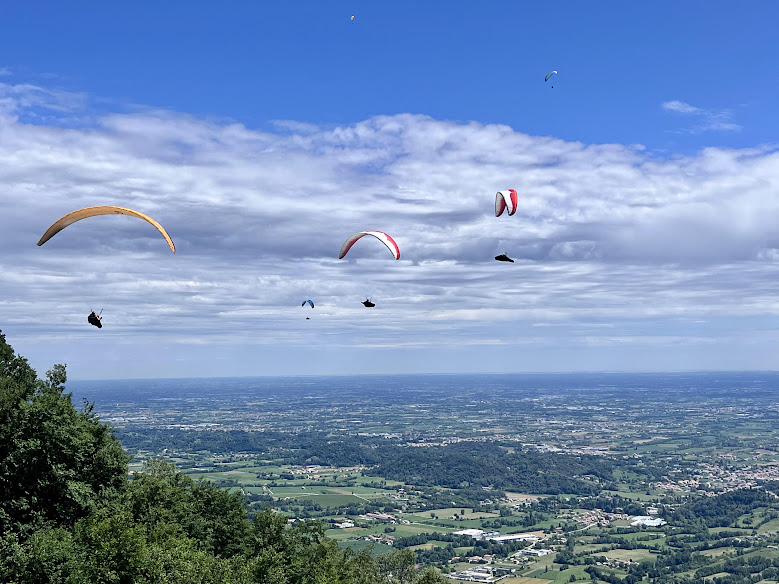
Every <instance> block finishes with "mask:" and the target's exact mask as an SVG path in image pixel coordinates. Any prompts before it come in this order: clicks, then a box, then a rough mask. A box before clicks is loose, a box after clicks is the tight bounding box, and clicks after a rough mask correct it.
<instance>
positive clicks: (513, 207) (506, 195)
mask: <svg viewBox="0 0 779 584" xmlns="http://www.w3.org/2000/svg"><path fill="white" fill-rule="evenodd" d="M506 209H508V211H509V215H513V214H514V213H516V212H517V191H515V190H514V189H509V190H507V191H498V193H497V194H496V195H495V217H500V216H501V215H503V211H505V210H506Z"/></svg>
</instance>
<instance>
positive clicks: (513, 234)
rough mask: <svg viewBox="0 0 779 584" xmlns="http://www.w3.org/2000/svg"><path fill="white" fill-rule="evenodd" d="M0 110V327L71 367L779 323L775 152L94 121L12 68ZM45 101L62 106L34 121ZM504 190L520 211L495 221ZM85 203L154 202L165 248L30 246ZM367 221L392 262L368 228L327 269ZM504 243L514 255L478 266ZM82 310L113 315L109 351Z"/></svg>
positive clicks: (551, 340) (412, 124)
mask: <svg viewBox="0 0 779 584" xmlns="http://www.w3.org/2000/svg"><path fill="white" fill-rule="evenodd" d="M0 103H2V104H4V110H3V111H4V112H6V115H5V116H0V132H1V133H2V135H3V140H2V141H0V249H2V250H3V253H2V255H0V270H1V272H0V273H2V274H3V277H2V279H0V323H3V325H2V328H3V329H4V331H5V332H6V333H8V334H11V335H13V338H11V341H12V342H14V338H15V339H22V341H23V342H25V343H29V350H31V351H32V352H33V356H35V355H36V354H38V353H37V351H43V349H41V346H42V345H41V341H40V339H46V338H49V336H50V335H52V334H56V335H60V336H59V337H58V338H61V339H67V343H68V351H69V353H68V355H71V356H70V357H68V359H70V361H71V363H72V364H74V366H75V367H76V375H78V376H80V377H88V376H89V373H88V372H87V371H88V370H87V369H86V363H88V362H89V361H90V355H92V353H93V352H94V351H98V350H100V351H107V350H108V348H109V347H112V348H113V349H112V350H118V349H116V347H122V346H123V347H125V349H123V350H124V351H126V353H127V354H128V355H135V356H137V355H141V354H144V355H146V357H145V358H146V359H151V358H152V357H155V358H156V357H159V356H158V355H151V353H150V351H152V349H151V348H153V347H155V346H158V345H160V344H162V343H164V344H165V345H166V346H168V347H171V349H170V350H169V353H170V360H169V362H171V363H172V362H174V361H175V360H176V359H182V358H184V357H186V356H187V355H192V354H196V353H191V351H193V350H194V349H193V347H200V346H204V347H219V346H223V347H241V349H240V350H238V349H235V351H236V355H238V354H240V357H238V356H236V357H235V359H236V360H238V359H241V360H245V361H248V362H250V363H251V362H253V361H252V359H261V358H262V357H260V356H258V355H263V354H266V353H268V351H272V350H275V348H278V347H286V348H289V349H290V353H289V355H290V356H289V357H283V358H278V357H276V356H274V357H273V360H274V362H275V364H279V363H281V364H286V365H285V366H286V367H287V372H296V371H298V370H299V369H298V364H297V363H296V359H297V357H296V356H297V355H299V354H300V352H301V351H307V350H310V349H312V348H315V349H316V350H318V351H335V350H338V351H347V350H351V349H353V348H354V347H355V346H367V345H368V344H370V345H371V346H372V347H374V348H377V347H385V348H387V349H388V350H389V348H393V349H399V348H402V347H414V348H415V350H416V349H419V350H420V351H421V350H422V349H426V350H430V351H434V350H439V349H443V348H448V349H452V348H453V347H463V348H467V347H472V348H474V347H478V346H484V345H490V346H493V345H494V346H500V347H520V346H522V347H525V349H523V350H528V347H531V348H532V347H536V346H537V347H547V348H549V350H553V349H554V347H574V348H576V349H575V350H580V349H578V348H577V347H598V346H604V347H605V346H609V347H611V346H613V345H615V344H625V345H636V346H642V345H647V344H649V345H651V346H653V347H654V346H656V345H661V344H662V339H666V338H667V339H673V344H674V346H676V347H678V346H679V345H683V344H684V343H686V342H688V341H689V343H688V344H689V345H690V346H696V347H699V346H707V343H706V342H703V341H702V340H701V339H705V338H710V339H713V338H714V337H713V336H712V335H713V333H707V332H700V331H696V332H695V333H694V334H692V333H689V332H688V331H685V330H684V327H689V326H693V325H691V324H689V323H688V321H684V322H686V323H688V324H683V323H682V320H680V319H691V318H694V319H703V320H711V319H714V320H719V321H721V322H723V323H725V324H723V325H722V326H723V328H722V329H718V330H717V331H716V334H717V335H723V334H724V335H726V336H727V335H729V334H732V335H736V336H738V335H741V333H742V332H743V330H744V327H746V328H747V329H748V328H749V327H750V326H752V325H751V324H748V323H750V322H751V320H750V319H754V318H775V317H776V316H777V315H779V300H777V298H779V297H777V295H776V293H775V292H776V290H775V282H776V281H777V275H779V273H778V271H779V267H777V264H776V263H775V262H776V253H777V252H776V250H777V249H779V232H777V230H776V225H775V217H776V216H777V215H778V214H779V153H778V152H777V151H776V150H772V149H768V148H754V149H745V150H728V149H720V148H709V149H705V150H703V151H701V152H700V153H699V154H697V155H695V156H688V157H677V158H672V159H662V158H657V157H655V156H653V155H652V154H650V153H645V152H643V151H642V150H641V149H640V148H638V147H636V145H630V146H623V145H619V144H582V143H576V142H566V141H564V140H559V139H554V138H549V137H537V136H530V135H527V134H523V133H521V132H517V131H514V130H512V129H511V128H509V127H506V126H500V125H482V124H477V123H466V124H458V123H452V122H444V121H439V120H435V119H432V118H429V117H426V116H419V115H408V114H404V115H397V116H377V117H375V118H371V119H368V120H365V121H362V122H359V123H357V124H353V125H350V126H340V127H317V126H312V125H310V124H305V125H297V124H295V123H289V122H285V123H282V124H280V125H279V126H278V127H279V128H280V131H279V132H261V131H256V130H251V129H248V128H246V127H244V126H242V125H241V124H238V123H234V122H222V123H218V122H214V121H208V120H201V119H198V118H195V117H192V116H187V115H183V114H179V113H176V112H169V111H161V110H148V111H140V112H136V113H131V114H109V115H104V116H98V115H96V114H94V113H93V112H90V111H88V107H87V104H88V100H87V99H86V98H85V97H84V96H81V95H70V94H66V93H62V92H53V91H49V90H47V89H45V88H38V87H31V86H12V85H3V84H0ZM671 103H676V105H672V106H669V107H668V108H666V109H669V110H670V111H675V112H679V111H680V110H683V109H685V106H686V107H687V108H692V106H687V104H682V105H679V104H681V102H671ZM41 108H45V109H46V110H47V111H48V112H49V114H48V115H51V116H55V119H52V120H51V121H50V122H46V121H42V120H41V119H40V118H38V119H34V120H31V119H29V118H30V114H31V112H33V113H34V112H36V111H39V110H40V109H41ZM693 109H696V110H697V108H693ZM682 113H690V115H698V114H695V113H691V112H682ZM56 116H61V117H67V118H68V119H89V120H90V124H89V125H88V126H80V127H72V126H71V127H63V125H62V124H61V123H59V119H58V118H56ZM504 188H516V189H517V190H518V192H519V193H520V201H519V209H518V211H517V213H516V215H514V216H513V217H507V216H503V217H500V218H496V217H494V213H493V203H494V195H495V192H496V191H497V190H499V189H504ZM98 204H119V205H123V206H128V207H132V208H137V209H139V210H142V211H144V212H147V213H149V214H151V215H152V216H153V217H155V218H156V219H157V220H158V221H160V223H162V224H163V225H164V226H165V227H166V229H167V230H168V231H169V233H170V234H171V236H172V237H173V239H174V241H175V243H176V245H177V253H176V255H173V254H171V253H170V252H169V250H168V248H167V246H166V244H165V242H164V240H163V239H162V238H161V237H160V236H159V234H158V233H157V232H156V231H155V230H154V229H153V228H151V227H150V226H149V225H148V224H145V223H143V222H141V221H136V220H132V219H130V218H127V217H101V218H95V219H88V220H85V221H83V222H81V223H78V224H75V225H73V226H71V227H69V228H68V229H66V230H64V231H63V232H62V233H60V234H58V235H57V236H56V237H54V238H53V239H52V240H51V241H49V242H48V243H47V244H46V245H44V246H43V247H41V248H38V247H36V246H35V242H36V241H37V240H38V238H39V237H40V235H41V234H42V233H43V232H44V231H45V229H46V228H47V227H48V226H49V225H50V224H51V223H52V222H53V221H54V220H55V219H57V218H58V217H60V216H62V215H64V214H65V213H67V212H69V211H72V210H74V209H76V208H79V207H82V206H88V205H98ZM363 229H379V230H383V231H387V232H388V233H390V234H392V235H393V236H394V237H395V239H396V240H397V241H398V243H399V245H400V247H401V251H402V258H403V259H401V260H400V261H397V262H396V261H394V260H392V259H391V258H390V256H389V253H388V252H387V250H386V249H385V248H384V247H383V246H382V245H381V244H380V243H379V242H376V241H369V240H368V239H367V238H366V239H365V240H361V241H360V242H359V243H358V244H357V245H355V247H354V248H353V249H352V251H351V252H350V254H349V256H348V257H347V259H346V260H343V261H339V260H338V259H337V255H338V250H339V249H340V246H341V243H342V242H343V240H344V239H345V238H346V237H347V236H348V235H349V234H351V233H353V232H355V231H358V230H363ZM503 252H506V253H508V255H509V256H511V257H513V258H514V259H516V263H515V264H501V263H498V262H495V261H493V260H492V257H493V256H494V255H496V254H498V253H503ZM367 296H370V297H371V298H373V299H374V300H375V301H376V303H377V307H376V308H375V309H365V308H363V307H362V306H361V305H360V301H361V300H364V298H365V297H367ZM306 298H313V299H314V300H315V302H316V303H317V307H316V309H315V310H313V311H312V310H310V309H309V310H305V309H303V308H301V307H300V302H301V301H302V300H304V299H306ZM92 308H95V309H100V308H105V312H104V317H105V323H106V326H105V328H104V329H103V330H101V331H99V335H100V337H99V338H100V339H101V340H102V341H101V343H102V344H101V345H99V346H97V345H95V343H96V338H97V337H96V336H95V333H96V332H97V331H96V330H93V329H91V328H90V327H89V326H88V325H87V324H86V314H87V313H88V312H89V310H90V309H92ZM306 316H309V317H310V318H311V320H309V321H306V320H305V317H306ZM539 322H542V323H547V324H555V325H560V326H544V327H539V326H538V325H537V323H539ZM745 323H746V324H745ZM695 326H698V325H695ZM539 332H541V333H542V334H541V335H539V334H538V333H539ZM605 333H608V335H606V336H603V335H605ZM707 335H708V336H707ZM601 336H602V337H603V338H602V340H601V341H596V340H593V339H597V338H599V337H601ZM630 338H632V339H634V340H633V341H630V342H628V339H630ZM641 339H644V340H643V341H642V340H641ZM647 339H648V340H647ZM685 339H687V340H688V341H687V340H685ZM766 342H769V341H768V340H766ZM771 342H772V341H771ZM709 344H710V343H709ZM245 347H255V348H256V352H255V353H252V354H251V355H249V354H246V353H245V351H244V348H245ZM473 350H476V349H473ZM571 350H574V349H571ZM144 351H146V352H145V353H144ZM242 351H244V352H242ZM418 354H419V355H421V354H422V353H421V352H418ZM41 355H42V353H41ZM66 356H67V355H66ZM40 358H43V357H40ZM139 359H140V357H136V358H135V359H134V360H133V361H135V362H136V363H137V362H138V361H139ZM220 359H221V357H220ZM268 359H271V357H268ZM285 359H287V360H286V361H285ZM166 363H168V361H166ZM508 363H509V364H510V362H508ZM449 365H450V366H454V365H455V364H454V363H453V362H451V363H449ZM111 366H112V367H119V368H120V369H118V370H117V371H120V372H117V373H115V376H133V372H132V371H124V370H121V365H116V364H115V363H114V362H113V361H111ZM190 366H191V365H190ZM234 366H235V367H236V368H237V367H238V366H237V365H234ZM279 366H281V365H279ZM161 367H163V368H164V366H163V365H161ZM446 369H447V364H446V362H441V364H440V368H439V370H446ZM236 370H240V371H245V370H246V369H236ZM166 371H167V370H166ZM171 371H179V372H181V371H182V370H178V369H174V370H171ZM187 371H189V370H183V373H180V374H186V373H187ZM193 371H199V370H193ZM251 371H254V372H256V373H262V372H263V371H264V370H254V369H252V370H251ZM107 374H110V373H107ZM143 374H144V373H143V372H136V373H135V375H143ZM171 374H174V373H171ZM206 374H212V375H214V374H227V375H229V374H231V370H221V369H220V370H218V371H217V370H213V371H212V372H210V373H206Z"/></svg>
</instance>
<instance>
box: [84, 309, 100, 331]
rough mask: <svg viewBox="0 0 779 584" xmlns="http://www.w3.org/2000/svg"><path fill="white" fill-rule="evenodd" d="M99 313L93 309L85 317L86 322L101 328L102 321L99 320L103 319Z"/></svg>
mask: <svg viewBox="0 0 779 584" xmlns="http://www.w3.org/2000/svg"><path fill="white" fill-rule="evenodd" d="M100 314H103V311H102V310H101V311H100ZM100 314H95V311H94V310H93V311H92V312H90V313H89V316H88V317H87V322H88V323H89V324H91V325H92V326H96V327H97V328H103V323H102V322H100V321H101V320H103V319H102V318H101V316H100Z"/></svg>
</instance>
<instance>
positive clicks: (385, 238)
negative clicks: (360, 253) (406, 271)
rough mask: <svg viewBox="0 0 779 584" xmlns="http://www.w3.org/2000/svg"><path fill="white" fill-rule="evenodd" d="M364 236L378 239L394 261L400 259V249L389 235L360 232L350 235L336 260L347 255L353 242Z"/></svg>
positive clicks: (377, 232)
mask: <svg viewBox="0 0 779 584" xmlns="http://www.w3.org/2000/svg"><path fill="white" fill-rule="evenodd" d="M366 235H372V236H373V237H375V238H376V239H378V240H379V241H380V242H382V243H383V244H384V245H386V246H387V249H388V250H390V252H391V253H392V255H393V257H394V258H395V259H396V260H399V259H400V248H399V247H398V244H397V243H395V240H394V239H392V237H390V236H389V235H387V234H386V233H384V232H383V231H360V232H358V233H355V234H354V235H351V236H350V237H349V238H348V239H347V240H346V241H344V244H343V245H342V246H341V253H340V254H339V255H338V259H339V260H340V259H343V257H344V256H345V255H346V254H347V253H349V250H350V249H351V248H352V246H353V245H354V244H355V242H356V241H357V240H358V239H361V238H363V237H365V236H366Z"/></svg>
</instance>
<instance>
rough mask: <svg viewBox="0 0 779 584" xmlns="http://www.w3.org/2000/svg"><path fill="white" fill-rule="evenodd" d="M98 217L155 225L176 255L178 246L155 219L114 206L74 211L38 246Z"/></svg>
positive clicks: (44, 237) (54, 224) (57, 223)
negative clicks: (125, 218) (121, 217)
mask: <svg viewBox="0 0 779 584" xmlns="http://www.w3.org/2000/svg"><path fill="white" fill-rule="evenodd" d="M97 215H130V216H131V217H137V218H138V219H143V220H144V221H147V222H149V223H151V224H152V225H154V227H156V228H157V231H159V232H160V233H161V234H162V236H163V237H164V238H165V241H167V242H168V245H169V246H170V251H172V252H173V253H176V246H174V245H173V240H171V238H170V235H168V232H167V231H165V229H164V228H163V227H162V225H160V224H159V223H157V222H156V221H155V220H154V219H152V218H151V217H149V216H148V215H144V214H143V213H140V212H138V211H133V210H132V209H126V208H125V207H114V206H113V205H102V206H99V207H84V208H83V209H79V210H78V211H73V212H72V213H68V214H67V215H65V216H64V217H61V218H60V219H58V220H57V221H55V222H54V223H53V224H52V226H51V227H49V228H48V229H47V230H46V233H44V234H43V237H41V239H40V241H38V245H43V244H44V243H46V242H47V241H49V240H50V239H51V238H52V237H54V236H55V235H57V234H58V233H59V232H60V231H62V230H63V229H65V228H66V227H67V226H68V225H72V224H73V223H75V222H76V221H81V220H82V219H86V218H87V217H95V216H97Z"/></svg>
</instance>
